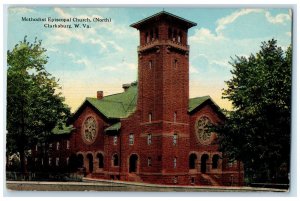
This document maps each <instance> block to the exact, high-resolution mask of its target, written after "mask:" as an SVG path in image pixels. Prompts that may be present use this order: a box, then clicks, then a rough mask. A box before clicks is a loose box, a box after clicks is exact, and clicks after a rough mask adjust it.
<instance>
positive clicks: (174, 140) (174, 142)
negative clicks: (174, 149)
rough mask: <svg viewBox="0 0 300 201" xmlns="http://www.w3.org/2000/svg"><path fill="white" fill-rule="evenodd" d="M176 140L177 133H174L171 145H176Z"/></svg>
mask: <svg viewBox="0 0 300 201" xmlns="http://www.w3.org/2000/svg"><path fill="white" fill-rule="evenodd" d="M177 140H178V135H177V133H175V134H174V135H173V145H176V144H177Z"/></svg>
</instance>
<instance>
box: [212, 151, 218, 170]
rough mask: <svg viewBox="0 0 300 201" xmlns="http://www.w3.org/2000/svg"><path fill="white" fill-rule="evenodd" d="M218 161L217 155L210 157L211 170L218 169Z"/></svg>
mask: <svg viewBox="0 0 300 201" xmlns="http://www.w3.org/2000/svg"><path fill="white" fill-rule="evenodd" d="M219 159H220V156H219V155H217V154H216V155H214V156H213V157H212V169H218V166H219Z"/></svg>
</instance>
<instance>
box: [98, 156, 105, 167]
mask: <svg viewBox="0 0 300 201" xmlns="http://www.w3.org/2000/svg"><path fill="white" fill-rule="evenodd" d="M97 158H98V168H103V167H104V163H103V155H102V154H101V153H98V154H97Z"/></svg>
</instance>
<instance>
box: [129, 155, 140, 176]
mask: <svg viewBox="0 0 300 201" xmlns="http://www.w3.org/2000/svg"><path fill="white" fill-rule="evenodd" d="M137 166H138V156H137V155H136V154H132V155H131V156H130V158H129V172H137Z"/></svg>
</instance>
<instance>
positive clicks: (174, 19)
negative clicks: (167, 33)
mask: <svg viewBox="0 0 300 201" xmlns="http://www.w3.org/2000/svg"><path fill="white" fill-rule="evenodd" d="M161 19H166V20H168V21H171V22H175V23H180V24H183V25H184V26H186V27H187V28H191V27H193V26H196V25H197V23H195V22H192V21H189V20H186V19H184V18H182V17H179V16H176V15H173V14H172V13H169V12H166V11H164V10H163V11H161V12H159V13H156V14H154V15H151V16H149V17H147V18H145V19H142V20H140V21H138V22H136V23H133V24H131V25H130V26H131V27H133V28H136V29H140V28H141V27H143V26H144V25H146V24H149V23H151V22H155V21H158V20H161Z"/></svg>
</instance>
